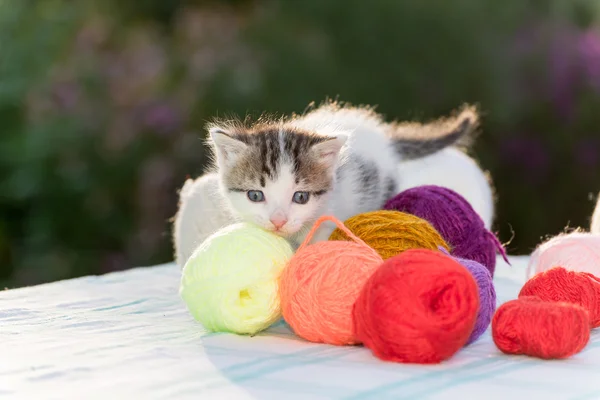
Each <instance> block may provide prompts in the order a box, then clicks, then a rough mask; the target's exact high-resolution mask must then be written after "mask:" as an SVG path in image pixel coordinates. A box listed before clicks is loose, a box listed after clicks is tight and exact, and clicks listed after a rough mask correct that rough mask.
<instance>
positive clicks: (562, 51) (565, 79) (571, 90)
mask: <svg viewBox="0 0 600 400" xmlns="http://www.w3.org/2000/svg"><path fill="white" fill-rule="evenodd" d="M577 41H578V36H577V34H576V33H575V32H574V31H573V30H572V29H561V30H560V31H559V32H558V33H557V34H556V36H555V37H554V38H553V40H552V42H551V44H550V49H549V51H550V54H549V60H548V61H549V64H550V96H551V98H552V101H553V103H554V105H555V107H556V108H557V111H558V113H559V114H561V115H562V116H563V117H566V118H569V117H570V116H572V113H573V108H574V106H575V96H576V93H575V90H576V85H577V81H578V77H579V71H578V68H577V65H578V62H577V61H578V60H577V49H576V43H577Z"/></svg>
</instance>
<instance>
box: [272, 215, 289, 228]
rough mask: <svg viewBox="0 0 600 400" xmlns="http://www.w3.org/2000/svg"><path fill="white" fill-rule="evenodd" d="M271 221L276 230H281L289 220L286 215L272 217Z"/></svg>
mask: <svg viewBox="0 0 600 400" xmlns="http://www.w3.org/2000/svg"><path fill="white" fill-rule="evenodd" d="M269 221H271V223H272V224H273V226H274V227H275V229H276V230H279V229H281V227H282V226H284V225H285V224H286V223H287V221H288V220H287V218H285V217H271V218H270V219H269Z"/></svg>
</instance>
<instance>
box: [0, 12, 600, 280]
mask: <svg viewBox="0 0 600 400" xmlns="http://www.w3.org/2000/svg"><path fill="white" fill-rule="evenodd" d="M0 43H1V44H2V46H1V52H0V130H1V132H0V138H1V139H0V284H1V285H2V286H6V287H15V286H23V285H31V284H36V283H41V282H47V281H53V280H58V279H64V278H71V277H75V276H81V275H86V274H100V273H106V272H110V271H116V270H121V269H125V268H129V267H132V266H139V265H150V264H157V263H162V262H167V261H170V260H172V243H171V233H170V222H169V219H170V218H171V217H172V216H173V215H174V214H175V211H176V207H177V200H178V198H177V197H178V196H177V189H178V188H179V187H181V185H182V184H183V182H184V180H185V178H186V176H188V175H189V176H192V177H196V176H198V175H200V174H201V173H202V169H203V166H204V165H205V162H206V157H205V156H206V154H205V148H204V146H203V142H202V139H203V137H204V135H205V133H204V130H203V126H204V123H205V121H206V120H207V119H209V118H211V117H212V116H215V115H222V114H224V113H228V112H235V113H237V114H240V115H244V114H246V113H254V112H260V111H272V112H281V113H288V112H301V111H302V110H304V108H305V107H306V105H307V104H308V103H309V102H311V101H313V100H314V101H317V102H320V101H322V100H323V99H325V98H326V97H334V98H335V97H339V98H340V99H341V100H345V101H349V102H352V103H366V104H376V105H378V110H379V111H380V112H383V113H384V114H385V115H386V116H387V117H388V118H390V119H392V118H394V119H417V120H425V119H429V118H436V117H439V116H441V115H445V114H447V113H449V112H450V111H451V110H453V109H455V108H457V107H458V106H460V105H461V104H462V103H464V102H471V103H476V104H479V106H480V109H481V110H482V112H483V131H482V134H481V135H480V136H479V138H478V140H477V142H476V145H475V146H474V148H473V149H472V151H471V154H472V155H473V156H474V157H475V158H476V159H477V160H478V161H479V162H480V163H481V165H482V166H483V167H484V168H485V169H487V170H489V171H490V172H491V175H492V177H493V180H494V185H495V188H496V191H497V194H498V202H497V217H496V223H495V226H494V229H495V230H496V231H498V232H499V235H500V238H501V240H502V241H507V240H509V239H511V238H512V241H511V243H510V245H509V246H508V249H509V251H510V253H512V254H525V253H528V252H530V251H531V250H532V248H533V247H534V246H535V245H536V244H537V243H539V241H540V240H541V238H542V237H546V236H548V235H554V234H557V233H559V232H561V231H562V230H564V228H565V227H566V226H570V227H576V226H584V227H587V226H588V224H589V218H590V216H591V213H592V210H593V205H594V204H593V200H594V197H595V194H596V192H597V191H598V190H600V2H598V0H570V1H565V0H536V1H533V0H529V1H527V0H503V1H498V0H453V1H450V0H370V1H368V2H366V1H358V0H343V1H340V0H327V1H325V0H303V1H291V0H287V1H286V0H272V1H260V0H256V1H242V0H239V1H200V0H196V1H193V0H171V1H167V0H96V1H91V0H77V1H67V0H39V1H35V0H0ZM513 232H514V237H513Z"/></svg>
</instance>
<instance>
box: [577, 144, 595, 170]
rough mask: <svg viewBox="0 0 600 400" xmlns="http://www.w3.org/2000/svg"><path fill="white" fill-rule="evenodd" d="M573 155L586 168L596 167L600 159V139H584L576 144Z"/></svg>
mask: <svg viewBox="0 0 600 400" xmlns="http://www.w3.org/2000/svg"><path fill="white" fill-rule="evenodd" d="M573 153H574V154H573V156H574V158H575V161H576V163H577V164H579V165H580V166H581V167H584V168H585V169H586V170H589V169H595V168H597V166H598V162H599V161H600V139H591V138H587V139H582V140H580V141H579V142H578V143H577V144H575V148H574V152H573Z"/></svg>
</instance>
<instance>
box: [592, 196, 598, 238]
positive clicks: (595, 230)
mask: <svg viewBox="0 0 600 400" xmlns="http://www.w3.org/2000/svg"><path fill="white" fill-rule="evenodd" d="M590 231H591V232H592V233H594V234H597V235H598V234H600V196H598V200H597V202H596V207H595V208H594V214H593V215H592V223H591V226H590Z"/></svg>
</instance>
